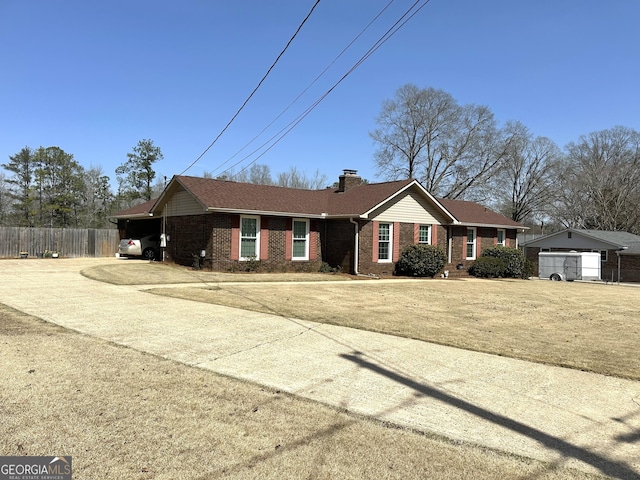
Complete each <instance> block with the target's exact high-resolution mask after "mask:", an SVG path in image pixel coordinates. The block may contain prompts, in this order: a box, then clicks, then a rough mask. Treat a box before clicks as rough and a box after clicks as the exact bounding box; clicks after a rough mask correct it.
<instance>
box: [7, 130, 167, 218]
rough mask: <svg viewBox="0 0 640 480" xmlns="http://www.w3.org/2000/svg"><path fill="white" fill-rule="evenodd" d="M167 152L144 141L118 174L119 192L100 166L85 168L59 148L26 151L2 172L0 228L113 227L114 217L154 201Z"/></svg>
mask: <svg viewBox="0 0 640 480" xmlns="http://www.w3.org/2000/svg"><path fill="white" fill-rule="evenodd" d="M161 158H162V152H161V151H160V148H159V147H156V146H155V145H154V144H153V141H151V140H141V141H140V142H138V144H137V145H136V146H135V147H134V148H133V152H131V153H128V154H127V161H126V162H125V163H123V164H122V165H121V166H119V167H118V168H117V169H116V177H117V181H118V191H117V192H116V193H115V194H114V193H113V191H112V189H111V185H110V180H109V177H108V176H107V175H105V174H104V172H103V171H102V168H101V167H94V166H92V167H90V168H88V169H85V168H84V167H83V166H82V165H80V164H79V163H78V162H77V161H76V160H75V159H74V158H73V155H72V154H70V153H67V152H65V151H64V150H63V149H61V148H60V147H38V148H36V149H32V148H30V147H24V148H23V149H22V150H20V151H19V152H18V153H16V154H15V155H11V156H10V157H9V161H8V162H7V163H3V164H2V168H4V169H5V170H6V171H8V172H10V174H11V175H10V176H8V177H7V176H6V175H4V174H3V173H0V225H5V226H20V227H58V228H64V227H72V228H109V227H113V224H112V223H111V222H109V218H108V217H109V215H110V214H111V213H113V212H116V211H118V210H123V209H126V208H129V207H131V206H133V205H135V204H136V203H140V202H142V201H145V200H149V199H151V198H152V196H153V195H154V193H157V192H158V191H161V189H162V185H158V184H154V183H153V182H154V179H155V177H156V174H155V171H154V170H153V167H152V165H153V163H154V162H156V161H157V160H159V159H161Z"/></svg>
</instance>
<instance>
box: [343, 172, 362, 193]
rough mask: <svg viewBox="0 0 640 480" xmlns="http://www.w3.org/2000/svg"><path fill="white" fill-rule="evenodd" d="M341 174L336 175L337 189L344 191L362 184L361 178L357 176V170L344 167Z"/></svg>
mask: <svg viewBox="0 0 640 480" xmlns="http://www.w3.org/2000/svg"><path fill="white" fill-rule="evenodd" d="M342 172H343V173H342V175H340V177H338V191H339V192H346V191H347V190H349V189H350V188H353V187H357V186H358V185H360V184H362V178H360V177H359V176H358V171H357V170H348V169H345V170H343V171H342Z"/></svg>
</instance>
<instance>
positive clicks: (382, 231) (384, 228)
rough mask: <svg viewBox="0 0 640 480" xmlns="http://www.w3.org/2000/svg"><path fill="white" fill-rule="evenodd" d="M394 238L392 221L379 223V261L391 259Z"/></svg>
mask: <svg viewBox="0 0 640 480" xmlns="http://www.w3.org/2000/svg"><path fill="white" fill-rule="evenodd" d="M392 238H393V226H392V225H391V224H390V223H381V224H379V225H378V261H379V262H390V261H391V251H392V250H391V248H392V247H391V239H392Z"/></svg>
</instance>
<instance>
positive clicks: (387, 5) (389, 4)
mask: <svg viewBox="0 0 640 480" xmlns="http://www.w3.org/2000/svg"><path fill="white" fill-rule="evenodd" d="M394 1H395V0H391V1H390V2H389V3H387V4H386V5H385V6H384V7H383V8H382V9H381V10H380V11H379V12H378V14H377V15H376V16H375V17H373V19H372V20H371V21H370V22H369V23H368V24H367V25H366V26H365V27H364V28H363V29H362V30H361V31H360V33H358V34H357V35H356V36H355V37H354V39H353V40H351V42H349V44H347V46H346V47H344V48H343V49H342V51H341V52H340V53H339V54H338V55H337V56H336V58H334V59H333V61H331V63H329V65H327V66H326V67H325V68H324V69H323V70H322V71H321V72H320V73H319V74H318V76H316V78H314V79H313V81H312V82H311V83H310V84H309V85H308V86H307V87H306V88H305V89H304V90H302V91H301V92H300V93H299V94H298V96H297V97H296V98H294V99H293V100H292V101H291V103H289V105H287V107H286V108H285V109H284V110H282V112H280V114H278V116H276V117H275V118H274V119H273V120H272V121H271V122H269V124H268V125H267V126H266V127H264V128H263V129H262V130H261V131H260V132H259V133H258V134H257V135H256V136H254V137H253V138H252V139H251V140H249V141H248V142H247V143H246V144H245V145H244V146H243V147H242V148H241V149H240V150H238V151H237V152H236V153H234V154H233V155H232V156H231V157H229V158H228V159H227V160H225V161H224V162H222V163H221V164H220V165H218V166H217V167H216V168H214V169H213V170H212V171H211V172H212V173H213V172H215V171H216V170H219V169H221V168H222V167H224V166H225V165H226V164H227V163H229V162H230V161H231V160H233V159H234V158H235V157H237V156H238V155H239V154H240V153H241V152H242V151H244V150H245V149H246V148H247V147H248V146H249V145H251V144H252V143H253V142H255V141H256V140H257V139H258V138H259V137H260V136H261V135H262V134H263V133H264V132H266V131H267V130H268V129H269V128H270V127H271V126H272V125H273V124H274V123H275V122H276V121H278V120H279V119H280V118H281V117H282V116H283V115H284V114H285V113H286V112H287V111H289V109H290V108H291V107H292V106H293V105H294V104H295V103H296V102H297V101H298V100H300V98H301V97H302V96H303V95H304V94H305V93H307V91H308V90H309V89H310V88H311V87H312V86H313V85H315V83H316V82H317V81H318V80H319V79H320V78H321V77H322V76H323V75H324V74H325V73H327V71H328V70H329V69H330V68H331V67H332V66H333V65H334V64H335V63H336V62H337V61H338V60H339V59H340V57H342V55H344V54H345V53H346V51H347V50H349V48H351V47H352V46H353V44H354V43H355V42H356V41H357V40H358V39H359V38H360V37H361V36H362V35H363V34H364V32H366V31H367V30H368V29H369V27H371V25H373V24H374V23H375V22H376V21H377V20H378V18H380V16H381V15H382V14H383V13H384V12H385V11H386V10H387V9H388V8H389V7H390V6H391V4H392V3H393V2H394ZM285 128H286V127H285ZM276 136H277V134H276ZM273 138H274V137H271V139H269V140H267V142H266V143H263V144H262V145H261V146H260V147H258V149H256V150H254V151H253V152H251V153H250V154H249V155H248V156H251V155H253V154H254V153H255V152H256V151H259V150H260V149H261V148H262V147H264V145H266V144H268V143H269V141H271V140H272V139H273ZM246 158H247V157H244V158H243V161H244V160H246ZM235 165H237V164H235ZM231 168H232V167H231ZM227 170H228V169H227ZM225 171H226V170H225Z"/></svg>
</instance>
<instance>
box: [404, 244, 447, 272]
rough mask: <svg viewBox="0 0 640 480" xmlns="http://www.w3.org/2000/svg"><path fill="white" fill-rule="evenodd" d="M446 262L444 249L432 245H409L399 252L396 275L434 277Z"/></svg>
mask: <svg viewBox="0 0 640 480" xmlns="http://www.w3.org/2000/svg"><path fill="white" fill-rule="evenodd" d="M446 263H447V254H446V253H445V251H444V250H443V249H442V248H440V247H436V246H434V245H422V244H418V245H410V246H408V247H407V248H405V249H404V250H403V251H402V253H401V254H400V259H399V260H398V263H396V269H395V273H396V275H406V276H409V277H434V276H435V275H436V274H437V273H439V272H440V271H441V270H442V269H443V268H444V266H445V265H446Z"/></svg>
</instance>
